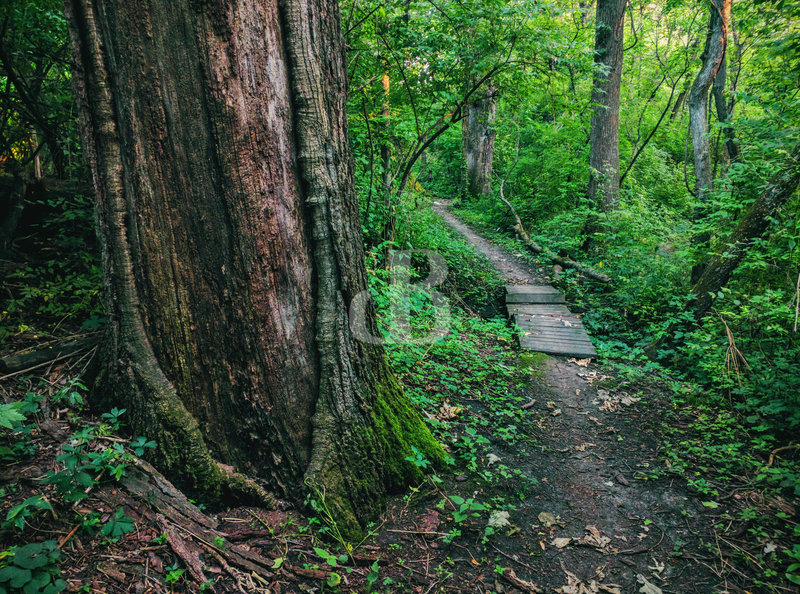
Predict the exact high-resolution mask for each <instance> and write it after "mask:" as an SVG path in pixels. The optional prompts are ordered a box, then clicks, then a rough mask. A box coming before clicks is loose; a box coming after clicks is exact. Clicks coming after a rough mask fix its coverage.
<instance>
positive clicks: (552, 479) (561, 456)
mask: <svg viewBox="0 0 800 594" xmlns="http://www.w3.org/2000/svg"><path fill="white" fill-rule="evenodd" d="M434 209H435V210H436V212H437V213H438V214H440V215H441V216H442V218H444V220H445V221H446V222H447V223H448V224H449V225H451V226H452V227H453V228H454V229H456V230H457V231H459V232H460V233H462V234H463V235H464V236H465V237H466V238H467V240H468V241H469V242H470V243H471V244H473V245H474V246H475V247H476V248H477V249H478V250H480V251H481V252H482V253H483V254H484V255H485V256H486V257H487V258H488V259H489V260H490V261H491V262H492V264H493V265H494V266H495V267H496V268H497V270H498V271H499V272H500V273H501V274H502V275H503V276H504V277H505V278H506V279H507V280H508V281H509V282H512V283H520V282H529V283H533V282H537V281H538V282H541V280H542V275H541V272H540V271H538V274H537V271H533V270H531V269H530V268H529V267H528V266H526V265H525V264H523V263H521V262H520V261H519V260H520V259H519V258H517V257H515V256H513V255H511V254H509V253H508V252H506V251H505V250H503V249H502V248H499V247H498V246H496V245H493V244H491V243H490V242H488V241H486V240H485V239H483V238H481V237H480V236H479V235H477V234H476V233H474V232H473V231H472V230H470V229H469V228H468V227H467V226H466V225H465V224H464V223H463V222H462V221H460V220H458V219H457V218H456V217H455V216H454V215H453V214H452V213H450V212H449V211H448V210H447V207H446V205H444V204H441V203H439V204H436V203H435V204H434ZM611 375H612V374H611V373H610V372H606V371H604V370H603V368H601V367H599V366H597V365H594V364H590V363H589V361H588V360H584V361H576V360H575V359H567V358H561V357H547V358H546V359H545V360H544V363H543V364H542V365H541V366H540V368H539V370H538V371H537V375H536V376H534V377H532V382H531V391H532V394H531V395H532V397H533V398H535V399H536V400H537V404H536V406H535V407H532V408H531V411H530V412H531V414H532V415H535V416H536V417H537V418H536V427H537V429H536V435H535V438H536V441H537V445H538V447H536V448H532V451H530V452H502V451H498V452H497V455H499V456H500V457H501V458H505V459H508V457H509V456H515V457H516V458H517V464H518V467H519V468H520V469H522V470H523V471H524V472H525V473H526V474H527V475H529V476H534V477H538V479H539V488H537V489H536V490H535V492H534V494H533V496H532V497H530V498H528V499H527V500H526V501H525V502H524V503H523V504H522V506H521V507H520V508H519V509H518V510H516V512H515V513H513V514H512V522H513V523H516V524H518V525H520V526H523V525H526V524H527V525H528V526H531V525H533V526H534V530H535V532H534V533H533V534H532V538H531V540H532V542H531V543H529V546H530V547H531V548H532V549H533V551H529V553H533V556H530V555H525V557H524V559H523V558H519V561H520V562H519V563H517V564H516V565H515V566H514V569H515V571H516V573H517V575H518V576H519V577H521V578H522V577H523V576H525V578H524V579H526V580H530V581H531V582H533V583H535V584H537V585H539V586H541V587H543V588H544V590H545V591H560V592H564V593H568V592H575V593H580V592H615V591H620V592H646V593H649V594H654V593H656V592H660V591H663V592H681V593H682V592H713V591H720V590H722V589H724V585H720V584H719V583H718V582H719V579H718V578H717V576H716V575H715V574H714V573H713V572H712V571H710V568H709V566H708V565H706V563H710V564H712V565H713V563H714V559H713V558H711V557H709V553H708V549H707V548H706V547H704V546H703V544H702V541H703V540H704V539H703V537H702V535H703V534H712V531H711V529H710V527H709V526H708V524H709V522H708V521H707V519H706V518H705V517H704V511H705V509H704V507H703V505H702V503H701V502H700V501H699V500H697V499H696V498H695V497H694V496H693V495H692V494H691V493H689V492H688V491H687V489H685V488H684V487H683V481H675V483H674V484H673V482H671V481H668V480H667V479H663V478H662V479H658V480H648V474H649V473H648V470H649V469H650V468H652V467H654V466H655V465H656V464H657V451H658V448H659V439H658V436H657V435H656V434H654V431H655V429H656V428H657V427H658V426H659V424H660V423H661V422H662V421H663V418H662V415H663V408H662V407H664V406H666V405H667V403H666V400H665V399H664V397H663V396H662V394H661V393H657V392H654V390H653V386H652V385H651V386H650V387H649V388H648V387H646V386H633V385H630V384H627V385H626V384H625V383H620V382H619V381H618V380H616V379H615V378H613V377H611ZM520 455H521V456H520ZM520 457H521V458H522V459H520ZM679 482H680V485H679V484H678V483H679ZM711 538H712V539H713V536H711ZM712 542H713V540H712ZM509 546H512V547H513V545H511V544H510V543H509ZM506 552H507V551H506ZM511 556H512V557H513V555H511ZM582 588H583V589H582Z"/></svg>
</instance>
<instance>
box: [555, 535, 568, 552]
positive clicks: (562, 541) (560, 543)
mask: <svg viewBox="0 0 800 594" xmlns="http://www.w3.org/2000/svg"><path fill="white" fill-rule="evenodd" d="M571 542H572V539H571V538H569V537H566V536H564V537H559V538H554V539H553V540H552V541H550V544H551V545H552V546H554V547H556V548H557V549H563V548H564V547H565V546H567V545H568V544H569V543H571Z"/></svg>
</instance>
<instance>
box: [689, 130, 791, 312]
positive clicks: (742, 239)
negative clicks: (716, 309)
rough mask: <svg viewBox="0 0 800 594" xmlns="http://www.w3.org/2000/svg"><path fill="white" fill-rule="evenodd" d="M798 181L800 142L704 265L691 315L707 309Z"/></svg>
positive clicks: (694, 289)
mask: <svg viewBox="0 0 800 594" xmlns="http://www.w3.org/2000/svg"><path fill="white" fill-rule="evenodd" d="M798 183H800V145H798V146H797V147H795V149H794V151H793V153H792V155H791V157H790V159H789V163H788V164H787V165H786V166H785V167H784V168H783V169H782V170H781V171H780V172H778V173H777V174H776V175H775V177H773V178H772V180H770V183H769V185H768V186H767V187H766V189H765V190H764V191H763V192H762V193H761V195H760V196H759V197H758V198H757V199H756V201H755V202H753V204H751V205H750V206H749V207H748V208H747V210H746V211H745V212H744V214H743V215H742V217H741V218H740V219H739V224H738V225H736V229H734V230H733V232H732V233H731V235H730V237H728V239H727V241H726V242H725V244H724V248H722V249H721V251H722V252H723V253H722V254H717V255H715V256H714V257H713V258H712V259H711V261H710V262H709V263H708V265H707V266H706V267H705V269H704V271H703V274H702V276H701V277H700V278H699V279H698V280H697V282H696V283H695V285H694V288H693V289H692V293H693V294H694V296H695V301H694V306H693V308H694V315H695V319H696V320H698V321H699V320H701V319H702V318H703V316H705V315H706V313H708V310H709V309H710V308H711V305H712V303H713V302H714V297H715V296H716V294H717V292H718V291H720V289H722V288H723V287H724V286H725V285H726V284H727V282H728V279H729V278H730V276H731V274H732V273H733V271H734V270H736V267H737V266H738V265H739V262H741V261H742V258H744V255H745V249H746V247H747V245H748V243H749V242H750V241H751V240H753V239H756V238H758V237H761V236H762V235H763V234H764V231H766V229H767V227H768V226H769V222H770V219H771V218H772V217H773V216H774V215H775V213H776V212H777V211H778V209H780V208H781V207H782V206H783V205H784V204H785V203H786V201H787V200H788V199H789V196H791V195H792V193H793V192H794V191H795V189H796V188H797V185H798Z"/></svg>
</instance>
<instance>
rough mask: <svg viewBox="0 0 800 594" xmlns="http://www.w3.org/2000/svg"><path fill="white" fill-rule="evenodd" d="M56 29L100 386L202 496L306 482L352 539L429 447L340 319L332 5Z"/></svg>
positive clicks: (149, 17)
mask: <svg viewBox="0 0 800 594" xmlns="http://www.w3.org/2000/svg"><path fill="white" fill-rule="evenodd" d="M67 16H68V22H69V25H70V30H71V34H72V37H73V45H74V57H75V61H76V71H75V76H74V80H75V82H76V95H77V98H78V104H79V108H80V111H81V115H82V121H83V123H84V127H85V130H84V138H85V140H86V147H87V149H86V150H87V154H88V159H89V163H90V168H91V170H92V174H93V180H94V184H95V191H96V195H97V219H98V234H99V236H100V239H101V243H102V245H103V266H104V284H105V293H106V307H107V315H108V319H109V324H108V336H107V340H106V343H105V344H104V351H103V353H104V354H103V357H102V360H103V369H102V371H101V373H100V375H99V377H98V381H97V386H96V387H97V390H98V391H99V392H100V393H105V395H106V396H107V397H109V398H113V399H114V402H115V403H117V405H119V406H125V407H126V408H128V410H129V414H130V418H129V422H130V424H131V425H132V426H133V428H134V430H135V431H137V432H138V433H141V434H144V435H147V436H148V437H150V438H153V439H155V440H156V441H157V442H158V447H159V455H158V462H159V466H160V468H161V469H162V470H163V471H164V472H165V473H166V474H167V475H168V476H170V477H171V478H173V479H178V480H180V482H181V483H183V484H184V485H187V486H188V487H189V488H191V489H193V490H195V491H199V492H201V493H202V494H203V496H204V497H206V498H209V499H215V498H219V497H220V496H222V495H224V494H225V493H226V492H229V491H233V492H234V493H237V494H239V495H241V494H242V493H250V494H256V495H259V496H262V495H263V493H262V492H261V491H259V489H258V488H257V487H256V486H254V483H253V482H252V481H247V480H246V479H245V476H247V477H251V478H254V479H258V480H259V481H263V482H264V483H265V484H266V485H268V486H269V487H270V488H272V489H276V490H278V491H279V492H280V493H281V494H282V495H284V496H287V497H291V498H293V499H295V500H300V501H301V500H302V497H303V496H304V495H305V493H306V492H307V490H308V489H307V487H310V488H311V490H312V492H313V493H314V494H315V496H316V498H317V499H319V498H324V499H325V504H326V505H327V507H328V509H329V510H330V511H331V513H332V515H333V517H334V518H335V519H336V520H337V521H338V522H339V527H340V528H341V529H342V530H344V531H345V532H347V533H349V534H351V535H354V534H356V533H358V532H359V524H361V525H363V523H364V522H365V521H367V520H369V519H370V518H373V517H374V516H375V514H376V513H377V512H378V510H379V509H380V505H381V502H382V501H383V498H384V495H385V493H386V492H387V490H391V489H399V488H402V487H403V486H405V485H406V484H407V482H408V481H409V480H414V479H416V478H418V477H419V471H418V469H416V468H415V467H414V466H413V465H411V464H409V463H408V462H406V461H405V460H404V458H405V457H406V456H408V455H409V453H410V451H411V449H410V448H411V445H415V446H416V447H418V448H419V449H420V450H421V451H424V452H426V455H428V457H429V458H430V459H431V460H441V455H442V454H441V450H440V449H439V447H438V445H437V444H436V443H435V442H434V440H433V438H432V437H431V435H430V433H429V431H428V430H427V428H426V426H425V424H424V423H423V422H422V420H421V419H420V417H419V415H418V414H417V412H416V411H415V410H414V409H413V408H412V407H411V405H410V404H409V402H408V401H407V399H406V398H405V396H404V395H403V393H402V391H401V389H400V387H399V385H398V384H397V382H396V380H395V379H394V378H393V377H392V375H391V373H390V370H389V369H388V367H387V364H386V362H385V358H384V356H383V353H382V351H381V349H380V347H378V346H374V345H370V344H364V343H361V342H359V341H357V340H356V339H355V337H354V336H353V335H352V333H351V331H350V327H349V320H348V315H347V314H348V306H349V304H350V302H351V300H352V299H353V297H354V296H355V295H357V294H358V293H360V292H361V291H363V290H365V289H366V272H365V268H364V259H363V253H362V247H361V241H362V240H361V235H360V228H359V223H358V207H357V202H356V199H355V196H354V190H353V180H352V158H351V155H350V152H349V145H348V142H347V119H346V117H347V116H346V109H345V102H346V78H345V67H344V52H343V40H342V37H341V30H340V28H339V13H338V5H337V3H336V2H334V1H332V0H284V1H282V2H281V3H280V4H275V3H274V2H255V1H253V0H212V1H210V2H204V3H200V4H198V3H196V2H191V1H190V0H172V1H170V2H152V3H148V4H145V5H143V4H140V3H135V2H128V3H116V2H106V1H100V0H94V1H93V0H68V1H67ZM369 315H370V316H372V315H373V314H371V313H370V314H369ZM368 324H371V325H372V326H374V318H373V317H370V320H369V322H368Z"/></svg>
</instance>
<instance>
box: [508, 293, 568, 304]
mask: <svg viewBox="0 0 800 594" xmlns="http://www.w3.org/2000/svg"><path fill="white" fill-rule="evenodd" d="M565 301H566V299H564V295H562V294H561V293H507V294H506V303H564V302H565Z"/></svg>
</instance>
